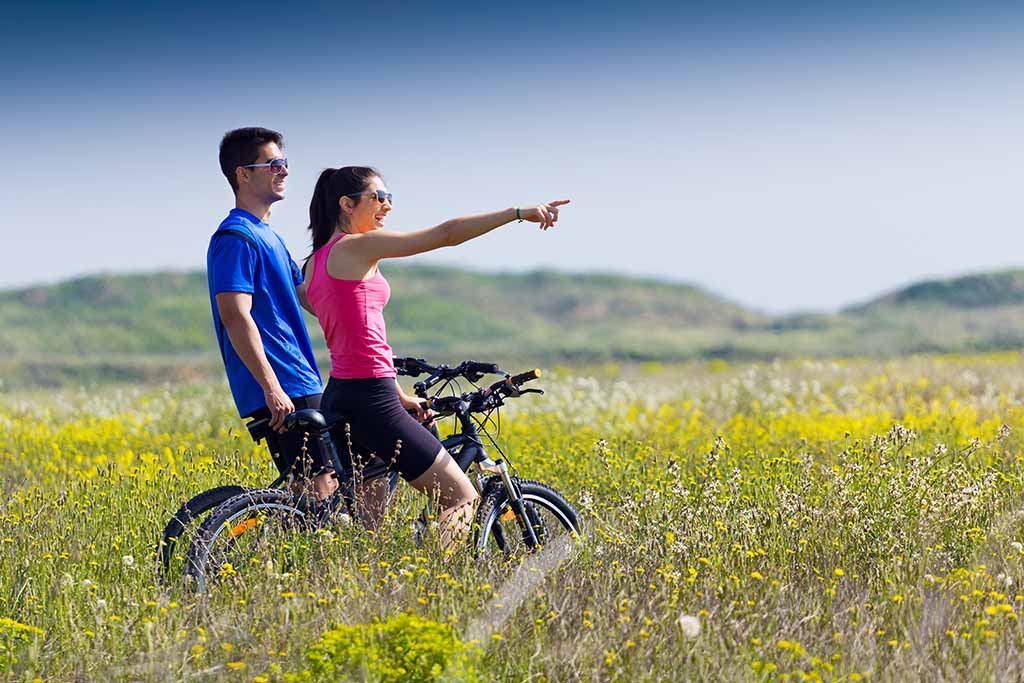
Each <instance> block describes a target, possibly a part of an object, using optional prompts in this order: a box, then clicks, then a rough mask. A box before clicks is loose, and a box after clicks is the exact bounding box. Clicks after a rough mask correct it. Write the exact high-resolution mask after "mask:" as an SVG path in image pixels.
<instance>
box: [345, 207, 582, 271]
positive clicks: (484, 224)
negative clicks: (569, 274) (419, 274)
mask: <svg viewBox="0 0 1024 683" xmlns="http://www.w3.org/2000/svg"><path fill="white" fill-rule="evenodd" d="M568 203H569V200H568V199H561V200H557V201H553V202H549V203H547V204H538V205H537V206H530V207H525V208H521V209H518V213H519V215H518V216H517V215H516V211H517V210H516V209H514V208H512V209H504V210H502V211H495V212H493V213H485V214H480V215H478V216H465V217H462V218H453V219H451V220H449V221H445V222H444V223H441V224H440V225H437V226H435V227H433V228H427V229H425V230H416V231H414V232H392V231H390V230H373V231H371V232H367V233H363V234H361V235H351V236H350V237H348V238H346V239H345V240H344V242H345V245H344V249H345V251H346V252H348V254H349V255H351V256H353V257H355V258H356V259H358V260H359V261H362V262H367V263H372V262H374V261H378V260H380V259H384V258H399V257H402V256H412V255H414V254H422V253H423V252H427V251H433V250H434V249H440V248H441V247H453V246H455V245H456V244H462V243H463V242H468V241H469V240H471V239H473V238H475V237H480V236H481V235H485V234H487V233H488V232H490V231H491V230H494V229H495V228H500V227H501V226H503V225H505V224H507V223H511V222H512V221H514V220H517V218H518V219H521V220H525V221H530V222H532V223H539V224H540V228H541V229H542V230H547V229H548V228H550V227H552V226H553V225H554V224H555V223H556V222H557V221H558V207H560V206H564V205H565V204H568Z"/></svg>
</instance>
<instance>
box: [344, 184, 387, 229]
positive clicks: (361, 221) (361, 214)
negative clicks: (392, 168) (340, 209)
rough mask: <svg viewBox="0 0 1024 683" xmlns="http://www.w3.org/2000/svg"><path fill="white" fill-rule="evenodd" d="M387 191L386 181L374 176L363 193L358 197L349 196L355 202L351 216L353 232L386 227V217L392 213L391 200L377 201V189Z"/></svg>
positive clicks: (350, 224)
mask: <svg viewBox="0 0 1024 683" xmlns="http://www.w3.org/2000/svg"><path fill="white" fill-rule="evenodd" d="M378 190H379V191H381V192H385V193H386V192H387V191H388V188H387V187H386V186H385V185H384V181H383V180H381V179H380V178H378V177H376V176H374V177H373V178H370V181H369V182H368V183H367V185H366V189H365V190H363V194H361V195H359V196H356V197H349V199H350V200H351V201H352V202H355V204H354V205H353V206H352V211H351V213H349V214H348V216H349V226H350V228H351V232H353V233H363V232H370V231H372V230H379V229H380V228H383V227H384V219H385V218H387V215H388V214H389V213H391V202H390V201H389V200H387V199H385V200H384V201H383V202H379V201H377V197H376V196H375V193H376V192H377V191H378Z"/></svg>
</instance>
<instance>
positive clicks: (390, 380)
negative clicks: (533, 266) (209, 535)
mask: <svg viewBox="0 0 1024 683" xmlns="http://www.w3.org/2000/svg"><path fill="white" fill-rule="evenodd" d="M567 203H568V200H561V201H554V202H550V203H548V204H539V205H536V206H531V207H525V208H516V207H512V208H509V209H504V210H501V211H495V212H493V213H488V214H481V215H478V216H467V217H464V218H453V219H451V220H449V221H445V222H444V223H441V224H440V225H437V226H435V227H432V228H426V229H424V230H417V231H413V232H395V231H391V230H386V229H384V222H385V220H386V219H387V216H388V213H390V211H391V193H390V192H388V189H387V187H386V186H385V184H384V180H383V178H382V177H381V175H380V173H378V172H377V171H376V170H374V169H372V168H369V167H366V166H346V167H344V168H338V169H333V168H329V169H326V170H325V171H323V173H321V174H320V178H319V180H318V181H317V184H316V189H315V190H314V192H313V200H312V202H311V203H310V206H309V229H310V231H311V232H312V236H313V254H312V256H311V257H310V258H309V259H308V260H307V261H306V266H305V281H306V283H307V284H306V285H305V295H306V298H307V299H308V300H309V304H310V306H311V308H312V310H313V311H314V312H315V313H316V316H317V319H318V320H319V321H320V327H321V328H322V329H323V332H324V338H325V339H326V340H327V347H328V349H329V350H330V353H331V378H330V380H329V381H328V383H327V387H326V388H325V389H324V395H323V400H322V403H321V407H322V410H323V411H324V412H325V413H328V414H331V415H335V416H337V415H342V416H344V417H345V418H346V422H347V423H348V425H349V428H350V432H349V434H348V436H345V435H341V436H340V439H336V442H337V443H338V444H339V449H338V450H339V455H340V456H341V457H342V460H343V464H345V463H344V460H345V457H346V455H352V457H353V459H354V460H357V461H359V462H354V463H351V465H352V466H363V467H365V466H366V464H367V462H366V460H367V459H368V458H371V457H374V458H377V459H380V460H382V461H384V462H385V464H387V465H388V468H389V469H390V470H391V471H397V472H398V473H399V474H401V475H402V477H403V478H404V479H405V480H406V481H408V482H409V483H410V484H411V485H412V486H413V488H415V489H416V490H418V491H422V492H424V493H426V494H427V495H430V496H433V497H435V498H436V499H438V500H439V501H440V505H441V514H440V516H439V519H438V522H439V526H440V532H441V544H442V547H445V548H450V547H452V546H453V545H454V544H456V543H458V542H459V541H461V540H462V539H464V538H465V537H466V536H467V535H468V534H469V531H470V525H471V521H472V518H473V504H474V503H475V501H476V500H477V498H478V497H479V496H478V494H477V492H476V490H475V489H474V488H473V485H472V483H471V482H470V480H469V477H467V476H466V474H465V473H464V472H463V471H462V470H461V469H460V468H459V466H458V464H457V463H456V462H455V461H454V460H453V459H452V457H451V456H450V455H449V454H448V452H447V451H446V450H445V449H444V447H443V446H442V445H441V442H440V441H438V439H437V436H436V431H435V432H433V433H432V432H430V431H428V430H427V429H425V428H424V427H423V426H422V425H421V424H420V422H422V421H424V420H427V419H428V418H429V414H428V413H427V412H426V411H424V409H423V407H422V406H421V405H420V403H419V400H418V399H417V398H416V397H414V396H409V395H407V394H406V393H405V392H404V391H403V390H402V388H401V386H399V384H398V382H397V380H396V376H397V373H396V372H395V368H394V364H393V361H392V352H391V347H390V346H388V341H387V329H386V327H385V324H384V307H385V306H386V305H387V302H388V299H389V298H390V296H391V288H390V286H389V285H388V282H387V280H386V279H385V278H384V275H383V274H382V273H381V271H380V261H382V260H383V259H388V258H400V257H403V256H412V255H414V254H422V253H424V252H427V251H433V250H434V249H440V248H441V247H449V246H455V245H456V244H462V243H463V242H466V241H467V240H471V239H473V238H474V237H479V236H480V235H483V234H485V233H488V232H490V231H491V230H494V229H495V228H498V227H501V226H502V225H506V224H508V223H511V222H513V221H515V220H517V219H518V220H520V221H523V220H525V221H531V222H533V223H539V224H540V228H541V229H542V230H547V229H548V228H550V227H552V226H554V224H555V222H556V221H557V220H558V210H559V207H560V206H562V205H564V204H567ZM407 411H413V412H414V413H415V415H416V418H417V419H414V418H413V417H412V416H411V415H410V414H409V412H407ZM417 420H419V421H417ZM346 438H350V440H351V446H352V448H351V449H348V448H346V447H345V446H346ZM362 488H363V490H362V491H358V492H357V496H356V498H357V505H358V506H359V509H360V514H361V517H362V519H363V520H364V523H365V524H366V525H367V527H368V528H375V527H376V526H377V525H379V523H380V521H381V519H382V517H383V513H384V509H385V507H386V505H387V499H388V495H389V493H390V487H389V484H388V478H387V477H384V476H382V477H380V478H379V479H376V480H373V481H370V482H367V483H366V484H365V485H364V486H363V487H362Z"/></svg>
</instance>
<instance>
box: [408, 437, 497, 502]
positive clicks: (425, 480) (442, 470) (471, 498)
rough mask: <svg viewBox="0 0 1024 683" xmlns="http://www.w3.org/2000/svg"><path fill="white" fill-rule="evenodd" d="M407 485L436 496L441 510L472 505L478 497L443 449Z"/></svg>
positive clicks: (471, 484) (467, 479) (464, 474)
mask: <svg viewBox="0 0 1024 683" xmlns="http://www.w3.org/2000/svg"><path fill="white" fill-rule="evenodd" d="M409 483H410V484H411V485H412V487H413V488H415V489H416V490H418V491H423V492H424V493H426V494H427V495H430V496H436V497H437V498H438V502H439V503H440V505H441V507H442V508H452V507H457V506H459V505H463V504H466V503H473V502H475V501H476V500H477V499H478V498H479V497H480V494H478V493H477V491H476V488H475V487H474V486H473V482H472V481H470V479H469V477H468V476H466V473H465V472H463V471H462V469H461V468H460V467H459V465H458V463H457V462H455V460H453V459H452V457H451V456H450V455H449V454H448V451H446V450H445V449H444V448H442V449H441V450H440V451H439V452H438V454H437V457H436V458H435V459H434V462H433V464H431V465H430V467H428V468H427V470H426V472H424V473H423V474H421V475H420V476H418V477H416V478H415V479H413V480H412V481H410V482H409Z"/></svg>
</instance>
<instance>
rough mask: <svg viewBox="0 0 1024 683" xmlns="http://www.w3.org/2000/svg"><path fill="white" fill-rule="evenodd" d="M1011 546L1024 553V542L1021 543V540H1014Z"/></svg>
mask: <svg viewBox="0 0 1024 683" xmlns="http://www.w3.org/2000/svg"><path fill="white" fill-rule="evenodd" d="M1010 547H1011V548H1013V549H1014V550H1015V551H1017V552H1018V553H1024V543H1021V542H1020V541H1014V542H1013V543H1011V544H1010Z"/></svg>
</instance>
